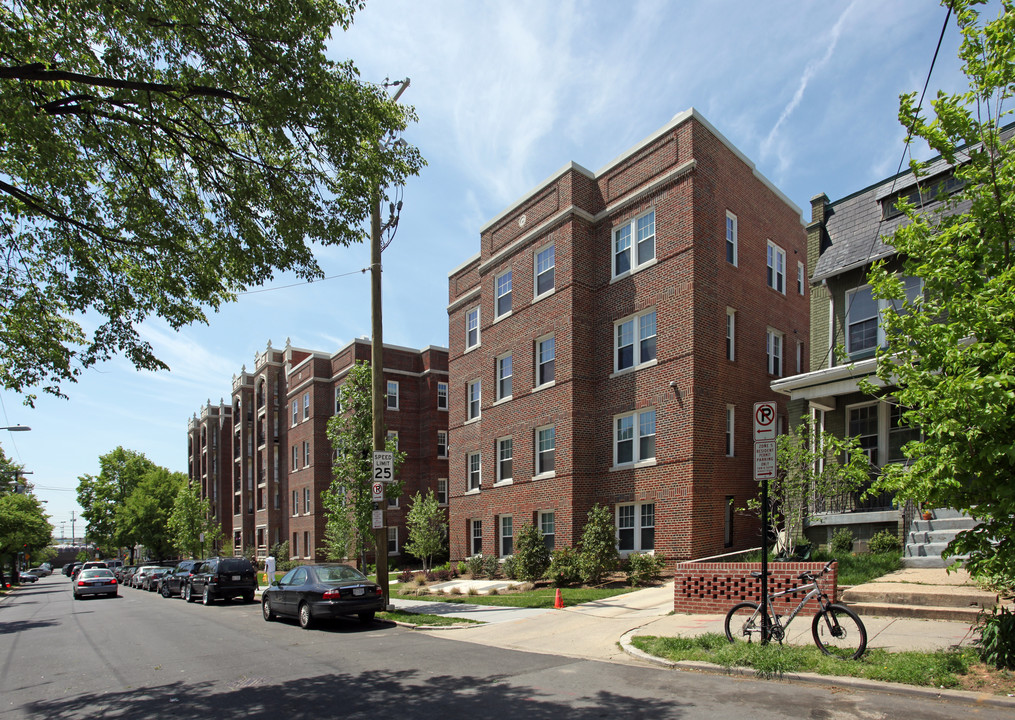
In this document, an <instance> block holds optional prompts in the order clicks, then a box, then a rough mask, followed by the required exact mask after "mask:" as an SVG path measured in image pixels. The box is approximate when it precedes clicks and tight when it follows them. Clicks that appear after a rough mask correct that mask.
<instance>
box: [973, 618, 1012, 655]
mask: <svg viewBox="0 0 1015 720" xmlns="http://www.w3.org/2000/svg"><path fill="white" fill-rule="evenodd" d="M976 632H977V634H978V635H979V637H978V638H977V639H976V649H977V650H978V651H979V653H980V658H981V659H982V660H983V662H985V663H987V664H988V665H993V666H994V667H996V668H1010V669H1015V612H1009V611H1008V609H1007V608H1005V607H1003V606H1001V607H996V608H994V610H993V611H992V612H991V614H990V615H987V614H986V613H984V614H982V615H981V616H980V620H979V622H978V624H977V628H976Z"/></svg>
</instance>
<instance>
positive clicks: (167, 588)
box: [160, 560, 204, 598]
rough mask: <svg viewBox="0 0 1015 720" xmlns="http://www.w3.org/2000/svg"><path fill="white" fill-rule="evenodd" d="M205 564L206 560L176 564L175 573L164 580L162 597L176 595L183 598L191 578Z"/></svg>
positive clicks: (185, 561) (161, 588)
mask: <svg viewBox="0 0 1015 720" xmlns="http://www.w3.org/2000/svg"><path fill="white" fill-rule="evenodd" d="M203 562H204V560H181V561H180V562H178V563H176V567H175V568H173V571H172V572H171V573H168V574H167V575H165V576H164V577H163V578H162V585H161V587H160V592H161V593H162V597H164V598H169V597H173V596H174V595H179V596H180V597H183V591H184V588H186V587H187V583H189V582H190V578H191V577H192V576H193V575H194V572H195V571H197V570H198V569H199V568H200V567H201V563H203Z"/></svg>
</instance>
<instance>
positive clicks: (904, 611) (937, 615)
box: [849, 603, 982, 624]
mask: <svg viewBox="0 0 1015 720" xmlns="http://www.w3.org/2000/svg"><path fill="white" fill-rule="evenodd" d="M849 607H850V609H852V610H855V611H856V613H857V615H868V616H881V617H905V618H921V619H924V620H957V621H959V622H968V623H969V624H974V623H975V622H976V621H977V618H979V616H980V613H981V612H982V611H981V610H980V609H978V608H957V607H935V606H931V605H911V606H906V605H894V604H892V603H849Z"/></svg>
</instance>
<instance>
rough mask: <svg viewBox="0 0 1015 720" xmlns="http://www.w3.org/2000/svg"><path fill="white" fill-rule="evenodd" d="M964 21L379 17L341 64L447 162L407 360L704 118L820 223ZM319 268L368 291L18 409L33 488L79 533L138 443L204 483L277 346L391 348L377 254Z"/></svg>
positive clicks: (410, 246)
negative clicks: (630, 171) (492, 279)
mask: <svg viewBox="0 0 1015 720" xmlns="http://www.w3.org/2000/svg"><path fill="white" fill-rule="evenodd" d="M945 13H946V10H945V9H944V8H942V7H940V6H939V5H937V4H936V3H934V2H930V1H928V0H920V1H917V0H900V1H898V2H890V3H886V2H883V0H854V1H853V2H812V1H801V0H782V1H779V0H774V1H767V2H763V3H762V2H757V1H756V0H729V1H714V0H713V1H710V2H704V1H690V0H688V1H685V2H679V3H678V2H672V1H663V0H644V1H641V2H612V1H609V0H587V1H584V2H583V1H566V0H563V1H557V2H552V3H551V2H542V1H539V0H532V1H528V0H500V1H498V2H492V1H486V0H468V1H466V0H446V1H443V2H420V1H419V0H369V4H368V6H367V7H366V9H365V10H363V11H361V12H360V13H359V14H358V15H357V16H356V20H355V24H354V26H353V28H352V29H351V30H350V31H349V32H347V33H337V34H336V35H335V37H334V38H333V40H332V44H331V52H332V54H333V56H334V57H335V58H340V59H345V58H352V59H353V60H354V61H355V62H356V64H357V65H358V66H359V68H360V71H361V74H362V77H363V78H364V79H366V80H369V81H378V82H380V81H383V80H384V79H385V78H386V77H387V78H391V79H401V78H404V77H410V78H411V80H412V82H411V86H410V87H409V89H408V90H407V91H406V92H405V93H404V94H403V96H402V98H401V101H402V102H404V103H407V104H411V105H413V106H415V108H416V112H417V113H418V115H419V122H418V124H416V125H415V126H413V127H412V128H410V129H409V131H408V132H407V133H406V135H405V137H406V139H407V140H408V141H409V142H411V143H413V144H415V145H416V146H417V147H419V148H420V150H421V152H422V154H423V156H424V157H425V158H426V160H427V162H428V163H429V164H428V166H427V167H426V168H424V170H423V172H422V173H421V174H420V176H419V177H418V178H415V179H413V180H412V181H411V182H410V183H409V184H408V186H407V187H406V188H405V192H404V202H405V204H404V208H403V211H402V218H401V223H400V226H399V230H398V233H397V235H396V237H395V239H394V242H393V243H392V244H391V246H390V247H389V248H388V250H387V251H386V252H385V254H384V339H385V341H386V342H387V343H392V344H397V345H403V346H409V347H416V348H420V347H425V346H427V345H443V346H447V343H448V322H447V311H446V306H447V298H448V286H447V275H448V272H449V271H450V270H451V269H452V268H454V267H455V266H457V265H459V264H460V263H461V262H462V261H464V260H465V259H467V258H468V257H470V256H472V255H474V254H475V253H476V252H478V250H479V230H480V228H481V227H482V226H483V225H485V224H486V223H487V222H488V221H489V220H490V219H492V218H493V217H495V216H496V215H497V214H499V213H500V212H501V211H502V210H504V209H505V208H506V207H508V206H509V205H511V204H513V203H514V202H516V201H517V200H519V199H520V198H521V197H522V196H523V195H524V194H526V193H528V192H529V191H530V190H532V189H533V188H534V187H535V186H536V185H537V184H539V183H541V182H542V181H543V180H544V179H546V178H548V177H549V176H550V175H551V174H553V173H554V172H555V171H556V170H557V169H559V168H560V167H561V166H563V165H564V164H565V163H568V162H571V161H574V162H577V163H578V164H580V165H582V166H584V167H586V168H589V169H591V170H598V169H600V168H601V167H603V166H604V165H606V164H607V163H608V162H609V161H610V160H612V159H613V158H615V157H617V156H618V155H620V154H621V153H622V152H624V151H625V150H627V149H628V148H630V147H631V146H633V145H634V144H636V143H637V142H639V141H640V140H642V139H643V138H645V137H647V136H648V135H650V134H652V133H653V132H654V131H656V130H657V129H659V128H660V127H662V126H663V125H665V124H666V123H667V122H668V121H669V120H670V119H671V118H672V117H673V116H674V115H676V114H677V113H679V112H681V111H684V110H686V109H688V108H690V107H695V108H697V109H698V110H699V111H700V112H701V113H702V114H703V115H704V116H705V117H706V118H707V119H708V120H709V121H710V122H711V123H712V124H713V125H714V126H715V127H716V128H717V129H718V130H719V131H720V132H721V133H723V134H724V135H725V136H726V137H727V138H728V139H729V140H730V141H731V142H732V143H733V144H734V145H736V146H737V147H738V148H739V149H740V150H741V151H742V152H743V153H744V154H745V155H747V157H749V158H750V159H751V160H752V161H753V162H754V163H755V165H756V166H757V168H758V170H759V171H760V172H761V173H762V174H764V175H765V176H766V177H768V178H769V179H770V180H771V181H772V182H773V183H775V184H776V185H777V186H778V187H779V188H780V189H781V190H782V191H783V192H784V193H785V194H786V195H787V196H788V197H789V198H790V199H791V200H792V201H793V202H794V203H795V204H796V205H798V206H799V207H800V209H801V211H802V212H803V213H804V217H803V219H804V220H809V219H810V210H809V208H810V198H811V197H812V196H814V195H816V194H818V193H822V192H824V193H826V194H827V195H828V196H829V198H831V199H832V200H836V199H838V198H841V197H843V196H844V195H848V194H850V193H852V192H854V191H856V190H859V189H861V188H863V187H866V186H867V185H870V184H872V183H873V182H875V181H877V180H879V179H881V178H883V177H885V176H888V175H891V174H893V173H894V172H895V170H896V168H897V167H898V164H899V161H900V158H901V157H902V153H903V148H904V142H903V141H904V136H905V133H904V131H903V129H902V128H901V127H900V125H899V122H898V119H897V112H898V97H899V95H900V93H903V92H912V91H919V89H920V88H921V87H922V86H923V82H924V79H925V77H926V74H927V72H928V69H929V67H930V63H931V58H932V57H933V54H934V48H935V46H936V44H937V39H938V35H939V34H940V31H941V27H942V24H943V22H944V19H945ZM958 43H959V33H958V30H957V29H956V27H955V25H954V21H952V22H951V24H950V27H949V28H948V30H947V33H946V35H945V39H944V44H943V47H942V49H941V53H940V55H939V57H938V61H937V65H936V67H935V69H934V73H933V75H932V77H931V85H930V92H931V94H933V93H934V92H936V90H937V89H946V90H949V91H960V90H962V89H964V87H965V83H964V78H963V77H962V75H961V72H960V69H959V61H958V60H957V58H956V51H957V48H958ZM914 152H915V153H916V154H917V155H918V156H921V157H926V156H927V154H928V153H927V152H926V150H925V149H921V148H917V149H914ZM318 257H319V260H320V263H321V266H322V267H323V269H324V271H325V274H326V275H328V276H334V275H343V274H346V273H353V274H351V275H345V276H343V277H339V278H335V279H331V280H326V281H322V282H318V283H314V284H312V285H307V284H305V283H301V284H298V285H297V286H295V287H282V286H287V285H290V284H292V283H293V282H294V280H293V279H292V278H287V277H278V278H276V279H275V280H274V281H273V282H271V283H269V285H268V287H274V288H276V289H273V290H269V291H267V292H255V293H250V294H246V295H244V296H242V297H240V298H239V299H238V301H237V302H236V303H234V304H232V305H230V306H228V307H226V308H224V309H223V310H222V311H220V312H219V313H217V314H215V315H212V316H211V318H210V323H209V325H207V326H194V327H190V328H186V329H184V330H182V331H180V332H174V331H172V330H171V329H169V328H168V327H167V326H166V325H165V324H164V323H161V322H157V321H152V322H149V323H146V324H145V325H144V326H143V327H142V328H141V331H142V333H143V335H144V336H145V337H146V338H147V339H148V340H149V341H150V342H151V343H152V345H153V346H154V348H155V351H156V354H158V355H159V357H161V358H162V359H163V360H165V361H166V362H167V363H168V364H169V365H170V367H171V368H172V370H171V371H170V372H164V373H158V374H152V373H142V372H137V371H135V370H134V369H133V368H132V367H131V366H130V365H129V364H128V363H127V362H125V361H124V360H122V359H115V360H113V361H110V362H108V363H106V364H104V365H102V366H101V367H98V368H95V369H93V370H90V371H88V372H86V373H85V374H84V376H83V377H82V378H81V380H80V382H78V383H77V384H75V385H69V386H67V387H65V388H64V389H65V392H66V393H67V394H68V395H69V400H60V399H55V398H50V397H43V396H40V399H39V400H38V401H37V402H36V407H35V409H30V408H27V407H25V406H23V405H22V400H21V398H20V397H19V396H17V395H15V394H12V393H8V392H4V393H0V400H2V405H0V412H2V417H0V420H2V424H3V425H15V424H23V425H30V426H31V427H32V428H33V429H32V432H27V433H17V434H14V433H7V432H0V444H2V445H3V448H4V451H5V452H6V453H7V455H8V456H10V457H12V458H13V459H14V460H15V461H17V462H20V463H23V464H24V465H25V467H26V469H27V470H30V471H32V473H33V475H32V476H31V479H32V480H33V482H34V483H35V484H36V494H37V495H38V496H39V497H40V498H42V499H44V500H46V501H47V503H48V505H47V507H48V510H49V513H50V515H51V522H53V523H54V525H55V527H56V530H57V533H58V534H59V532H60V531H61V528H63V529H64V530H65V531H66V533H67V534H68V535H69V533H70V530H71V526H70V519H71V513H72V512H74V514H75V515H76V516H78V517H80V509H79V508H77V505H76V502H75V493H74V489H75V488H76V486H77V478H78V477H79V476H80V475H83V474H86V473H88V474H95V473H98V469H99V468H98V457H99V455H101V454H103V453H106V452H108V451H110V450H113V449H114V448H116V447H117V446H118V445H122V446H124V447H126V448H130V449H133V450H137V451H140V452H143V453H145V454H146V455H147V456H148V457H149V458H151V459H152V460H153V461H155V462H156V463H158V464H160V465H164V466H166V467H168V468H170V469H171V470H179V471H185V470H186V448H187V442H186V429H187V422H188V419H189V418H190V417H191V416H192V415H193V414H194V413H195V412H199V410H200V408H201V407H202V406H203V405H204V404H205V403H206V402H208V401H209V400H210V401H211V402H213V403H218V402H219V400H220V399H222V398H224V399H225V400H226V402H228V401H229V394H230V390H231V382H232V376H233V375H234V374H235V373H238V372H240V370H241V368H242V367H243V365H244V364H246V365H247V366H248V367H252V365H253V358H254V355H255V353H257V352H259V351H261V350H263V349H264V348H265V346H266V345H267V343H268V342H269V341H271V343H272V344H273V345H274V346H275V347H284V346H285V343H286V340H287V338H288V339H291V341H292V344H293V345H294V346H296V347H302V348H310V349H314V350H322V351H330V352H334V351H335V350H337V349H339V348H340V347H342V346H343V345H345V344H346V343H348V342H349V341H350V340H352V339H353V338H356V337H359V336H366V335H368V334H369V332H370V317H369V278H368V276H367V275H365V274H363V273H360V272H358V271H360V270H361V269H363V268H365V267H366V266H367V264H368V257H369V252H368V249H367V248H366V247H365V246H357V247H352V248H327V249H323V250H321V251H320V252H319V254H318ZM85 319H86V321H88V318H87V316H86V318H85ZM83 525H84V524H83V522H80V521H79V522H78V523H77V528H76V531H77V535H78V536H79V537H80V535H81V533H82V531H83Z"/></svg>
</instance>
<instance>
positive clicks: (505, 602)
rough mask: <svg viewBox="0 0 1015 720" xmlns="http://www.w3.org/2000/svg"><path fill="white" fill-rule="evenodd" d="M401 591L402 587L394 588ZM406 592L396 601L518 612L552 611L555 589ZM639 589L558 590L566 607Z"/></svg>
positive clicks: (410, 590)
mask: <svg viewBox="0 0 1015 720" xmlns="http://www.w3.org/2000/svg"><path fill="white" fill-rule="evenodd" d="M397 587H398V588H399V590H402V587H401V586H397ZM405 589H406V590H408V592H399V593H398V595H396V597H401V598H405V599H407V600H428V601H433V602H448V603H463V604H468V605H494V606H497V607H521V608H552V607H553V603H554V600H555V599H556V595H557V589H556V588H553V587H542V588H536V589H535V590H526V591H518V590H504V591H501V592H499V593H498V594H497V595H466V594H462V595H452V594H445V595H436V594H434V593H428V594H426V595H417V594H416V591H415V589H414V588H412V587H411V586H406V588H405ZM640 589H641V588H632V587H619V588H561V589H560V593H561V596H562V597H563V599H564V604H565V605H579V604H581V603H585V602H592V601H593V600H602V599H603V598H608V597H613V596H614V595H623V594H624V593H629V592H633V591H634V590H640Z"/></svg>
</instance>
